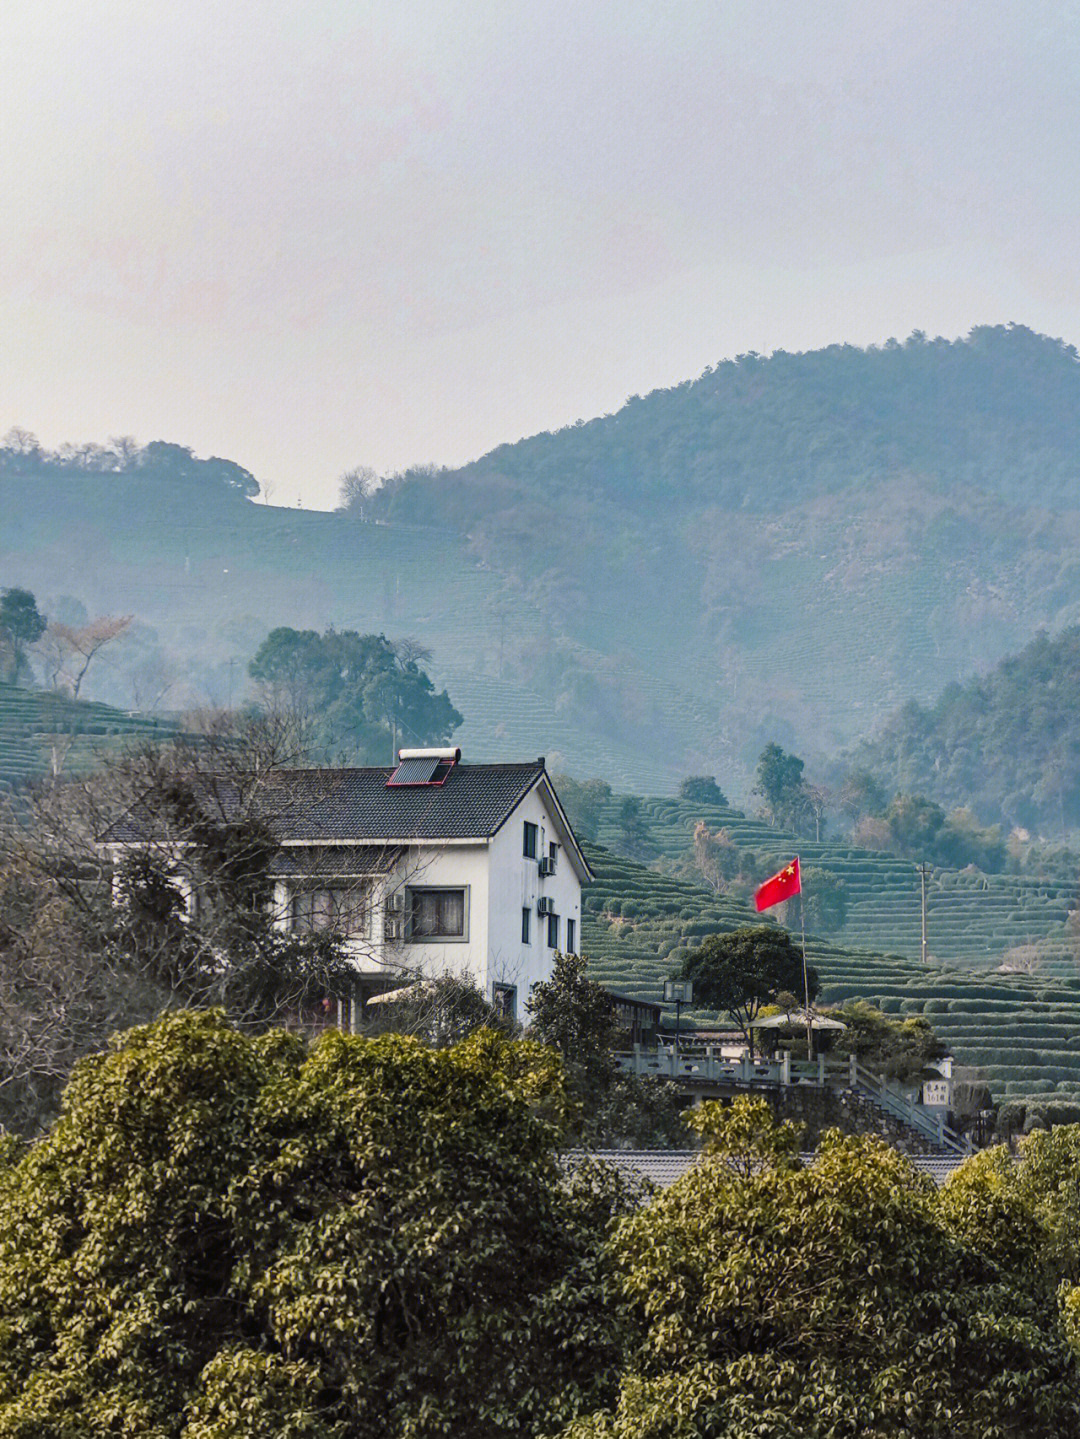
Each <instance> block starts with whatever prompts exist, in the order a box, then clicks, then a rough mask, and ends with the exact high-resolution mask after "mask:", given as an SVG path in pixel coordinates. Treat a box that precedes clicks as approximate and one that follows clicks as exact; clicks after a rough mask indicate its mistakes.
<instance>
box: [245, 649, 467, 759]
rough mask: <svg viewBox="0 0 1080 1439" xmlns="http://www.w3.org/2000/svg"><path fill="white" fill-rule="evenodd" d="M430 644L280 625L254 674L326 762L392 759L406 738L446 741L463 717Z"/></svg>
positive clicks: (267, 699) (311, 749)
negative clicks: (432, 671) (435, 677)
mask: <svg viewBox="0 0 1080 1439" xmlns="http://www.w3.org/2000/svg"><path fill="white" fill-rule="evenodd" d="M429 658H430V655H429V654H428V652H427V651H426V650H423V649H421V648H420V647H417V646H409V645H407V644H406V643H405V642H399V643H397V644H394V643H392V642H391V641H390V640H388V639H387V638H386V636H385V635H360V634H357V633H356V631H355V630H327V631H326V633H325V634H323V635H318V634H316V633H315V631H314V630H294V629H289V628H288V627H286V626H282V627H280V628H278V629H276V630H272V631H271V632H270V634H269V635H267V637H266V639H265V640H264V641H263V642H262V644H261V645H260V646H259V649H258V651H257V653H256V654H255V657H254V659H252V661H251V664H250V665H249V667H248V668H249V672H250V674H251V677H252V678H253V679H254V680H257V681H258V682H259V684H260V686H261V688H262V691H263V697H264V700H265V702H266V703H268V704H269V705H270V706H271V708H272V710H273V712H274V713H275V714H279V715H282V714H283V715H286V716H288V717H289V718H290V719H292V720H293V721H294V723H295V725H296V728H297V731H298V732H299V733H300V734H301V736H302V742H303V744H304V748H305V750H306V751H307V752H308V753H309V754H310V755H312V756H313V757H315V758H318V759H321V760H323V761H324V762H333V761H335V760H338V761H340V760H341V759H342V758H344V759H347V760H350V761H351V762H353V763H357V762H359V763H366V764H385V763H387V762H388V761H392V760H393V758H394V755H395V753H396V749H397V746H398V744H399V743H405V744H409V745H417V744H419V745H426V744H439V743H445V742H446V741H447V740H448V739H449V738H450V736H451V735H452V734H453V732H454V730H455V729H457V727H458V725H460V724H461V715H460V714H459V713H458V712H457V710H456V709H455V708H454V706H453V705H452V704H451V703H450V696H449V695H448V694H447V693H446V691H445V690H443V691H442V693H441V694H440V693H437V692H436V689H435V686H434V685H433V684H432V682H431V680H430V679H429V677H428V675H427V673H426V672H425V671H424V670H423V669H421V667H420V660H421V659H429Z"/></svg>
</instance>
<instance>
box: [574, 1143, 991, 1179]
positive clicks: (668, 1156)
mask: <svg viewBox="0 0 1080 1439" xmlns="http://www.w3.org/2000/svg"><path fill="white" fill-rule="evenodd" d="M591 1152H592V1155H593V1157H594V1158H596V1159H601V1160H603V1161H604V1162H605V1163H606V1164H610V1165H612V1167H613V1168H615V1169H617V1170H618V1171H619V1172H620V1173H621V1174H622V1175H623V1176H624V1178H626V1179H632V1180H647V1181H648V1182H649V1183H651V1184H655V1185H656V1186H657V1188H658V1189H667V1187H668V1186H669V1185H671V1184H674V1183H675V1181H676V1180H677V1179H681V1178H682V1177H683V1175H684V1174H685V1173H686V1172H687V1170H688V1169H690V1167H691V1166H692V1165H693V1164H694V1162H695V1161H696V1160H697V1159H699V1158H700V1157H701V1151H700V1150H699V1149H598V1150H593V1151H591ZM585 1153H586V1151H585V1150H583V1149H571V1150H569V1151H568V1152H567V1154H566V1162H567V1164H568V1165H569V1167H570V1168H573V1167H574V1166H575V1165H576V1164H578V1163H580V1162H581V1160H582V1159H583V1158H584V1156H585ZM800 1158H801V1159H802V1161H803V1163H804V1164H811V1163H813V1160H814V1155H813V1154H803V1155H800ZM907 1158H908V1160H909V1162H910V1163H911V1164H912V1165H913V1166H914V1167H915V1168H916V1169H918V1170H920V1171H921V1172H922V1173H923V1174H928V1175H929V1176H930V1178H931V1179H932V1180H933V1181H934V1183H935V1184H937V1185H938V1186H939V1187H940V1186H941V1185H942V1184H944V1183H945V1181H946V1179H948V1177H949V1175H950V1174H951V1173H952V1172H953V1170H954V1169H955V1168H956V1167H957V1165H959V1164H962V1163H963V1159H962V1158H961V1157H960V1156H959V1155H936V1154H935V1155H921V1154H910V1155H908V1156H907Z"/></svg>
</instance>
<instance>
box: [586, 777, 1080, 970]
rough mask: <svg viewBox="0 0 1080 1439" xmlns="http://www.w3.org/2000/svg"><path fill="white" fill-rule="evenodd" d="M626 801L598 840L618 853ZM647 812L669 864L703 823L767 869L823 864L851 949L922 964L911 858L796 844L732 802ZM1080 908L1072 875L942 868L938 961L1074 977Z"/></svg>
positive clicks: (932, 905)
mask: <svg viewBox="0 0 1080 1439" xmlns="http://www.w3.org/2000/svg"><path fill="white" fill-rule="evenodd" d="M624 798H625V796H623V795H617V796H613V797H612V799H611V800H610V801H609V802H608V804H607V805H606V806H605V808H604V812H603V815H602V817H601V824H600V831H599V839H600V841H601V843H603V844H605V845H607V846H609V847H611V848H617V847H618V845H619V824H618V811H619V806H620V804H621V803H622V801H623V799H624ZM641 815H642V818H643V819H644V820H645V822H646V824H647V825H648V828H649V832H650V835H651V837H652V841H653V844H654V846H655V854H656V857H657V858H658V859H662V860H663V859H666V860H670V861H676V862H681V863H685V862H686V861H688V860H692V858H693V833H694V826H695V825H696V824H697V823H698V821H699V820H704V821H705V822H706V823H707V824H708V826H709V828H710V829H711V830H713V831H716V830H718V829H726V830H727V831H728V832H729V833H730V835H731V837H732V839H733V840H734V842H735V843H736V844H737V845H738V846H739V848H740V849H752V850H753V851H754V852H755V854H756V855H757V856H758V858H759V861H760V862H761V864H762V865H763V866H764V867H765V868H766V869H768V868H779V866H780V865H781V864H782V863H784V862H785V861H786V860H787V859H789V858H790V857H791V854H792V853H793V852H794V851H795V850H798V852H799V854H800V855H801V857H802V861H803V868H804V870H805V869H808V868H810V867H811V866H814V865H816V866H818V867H820V868H822V869H825V870H828V871H829V872H830V873H831V874H833V875H835V876H836V877H837V878H838V879H839V880H841V881H842V883H843V886H844V895H845V899H846V901H847V920H846V923H845V925H844V928H843V929H842V930H841V931H840V936H841V937H842V939H843V941H844V943H845V944H847V945H855V946H859V947H862V948H866V949H871V950H876V951H890V952H893V953H896V954H903V955H907V956H908V957H909V958H912V959H918V958H919V957H920V945H921V921H920V892H919V877H918V873H917V871H916V868H915V865H914V863H913V862H912V861H911V860H908V859H900V858H898V857H897V856H896V855H892V854H886V853H883V852H881V851H873V850H865V849H858V848H855V847H854V846H852V845H849V844H846V843H843V842H833V841H829V840H826V841H824V842H821V843H817V842H815V841H813V840H806V839H802V838H799V839H797V840H796V839H794V838H793V837H792V836H791V835H789V834H785V833H783V832H781V831H779V830H776V829H774V828H773V827H772V826H770V825H767V824H765V823H763V822H762V821H761V820H757V819H752V818H748V817H747V816H746V815H745V814H743V812H742V811H741V810H737V809H733V808H729V807H727V806H723V805H710V804H701V803H698V802H691V801H687V800H681V799H671V798H665V797H648V798H644V799H642V800H641ZM1076 901H1077V886H1076V882H1075V877H1074V876H1071V875H1068V874H1061V875H1051V876H1048V877H1045V878H1035V877H1031V876H1026V875H1008V874H994V875H983V874H981V873H978V872H975V871H966V870H965V871H956V870H947V869H935V870H934V871H933V873H932V874H931V876H930V879H929V884H928V891H927V929H928V937H929V945H928V947H929V951H930V954H931V955H932V956H933V957H934V959H936V960H937V961H938V962H940V963H942V964H947V965H959V966H962V967H965V968H972V969H979V970H983V971H986V970H997V969H999V968H1001V967H1002V966H1005V967H1006V968H1015V967H1021V966H1027V965H1029V964H1030V963H1031V962H1032V960H1033V959H1034V960H1035V962H1036V964H1037V969H1038V972H1039V973H1041V974H1043V975H1044V976H1046V977H1047V978H1050V977H1059V978H1066V979H1068V978H1071V977H1072V976H1073V975H1075V974H1076V972H1077V970H1076V965H1077V953H1076V949H1075V946H1071V945H1070V944H1069V943H1068V942H1067V939H1066V935H1065V933H1064V928H1063V927H1064V924H1065V920H1066V917H1067V915H1068V913H1069V911H1070V909H1071V908H1073V907H1074V905H1075V904H1076ZM1033 946H1037V954H1035V955H1033V954H1032V953H1031V950H1032V947H1033Z"/></svg>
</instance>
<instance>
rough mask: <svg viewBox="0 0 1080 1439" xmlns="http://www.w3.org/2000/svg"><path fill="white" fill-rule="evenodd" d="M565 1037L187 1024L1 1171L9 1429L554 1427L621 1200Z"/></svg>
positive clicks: (351, 1437)
mask: <svg viewBox="0 0 1080 1439" xmlns="http://www.w3.org/2000/svg"><path fill="white" fill-rule="evenodd" d="M563 1108H564V1097H563V1090H562V1078H561V1071H560V1066H559V1063H558V1061H557V1059H556V1058H555V1056H554V1054H553V1052H552V1051H550V1050H547V1049H545V1048H542V1047H540V1046H537V1045H532V1044H528V1043H523V1042H510V1041H506V1040H504V1039H501V1038H499V1037H498V1036H496V1035H495V1034H493V1033H491V1032H484V1033H481V1034H478V1035H476V1036H473V1037H472V1038H471V1039H469V1040H466V1041H465V1042H464V1043H462V1044H460V1045H458V1046H455V1047H452V1048H448V1049H441V1050H435V1049H430V1048H428V1047H426V1046H425V1045H423V1044H422V1043H420V1042H419V1041H418V1040H415V1039H407V1038H402V1037H394V1036H387V1037H385V1038H382V1039H376V1040H363V1039H346V1038H343V1037H342V1036H340V1035H338V1034H337V1033H332V1034H330V1035H328V1036H327V1037H326V1038H324V1039H323V1040H322V1042H321V1043H320V1044H319V1045H318V1046H317V1047H316V1048H315V1049H314V1050H313V1051H312V1052H311V1053H310V1054H309V1055H307V1056H305V1054H304V1051H303V1049H302V1046H301V1045H300V1043H299V1042H298V1041H297V1040H295V1039H290V1038H288V1037H287V1036H285V1035H284V1034H281V1033H275V1034H270V1035H267V1036H265V1037H263V1038H261V1039H251V1038H245V1037H244V1036H242V1035H241V1034H239V1033H238V1032H237V1031H235V1030H233V1029H231V1028H229V1027H228V1026H227V1025H225V1024H224V1023H222V1022H221V1020H220V1019H219V1018H217V1017H215V1016H214V1015H212V1014H191V1013H181V1014H176V1015H172V1016H170V1017H168V1018H166V1019H163V1020H161V1021H159V1022H158V1023H157V1024H155V1025H152V1026H150V1027H148V1028H144V1029H139V1030H135V1031H132V1032H131V1033H130V1034H129V1035H127V1036H126V1037H125V1038H124V1039H123V1041H122V1042H119V1043H118V1044H117V1045H116V1046H115V1047H114V1049H113V1052H112V1053H111V1054H108V1055H104V1056H102V1057H100V1058H95V1059H91V1060H86V1061H84V1062H83V1064H82V1065H81V1066H80V1068H79V1070H78V1071H77V1073H76V1075H75V1076H74V1078H73V1080H72V1082H71V1084H70V1086H69V1088H68V1091H67V1094H66V1096H65V1101H64V1110H63V1114H62V1115H61V1117H60V1119H59V1120H58V1121H57V1122H56V1124H55V1125H54V1126H53V1128H52V1130H51V1131H50V1132H49V1134H48V1135H47V1136H46V1137H45V1138H44V1139H42V1140H41V1141H40V1142H39V1143H38V1144H37V1145H36V1146H34V1148H33V1149H31V1150H30V1151H29V1152H28V1153H26V1154H25V1155H24V1156H23V1157H22V1158H21V1159H17V1158H16V1157H15V1155H14V1153H13V1152H11V1151H9V1152H8V1153H7V1154H6V1156H5V1159H6V1167H5V1171H4V1173H3V1176H2V1180H0V1205H2V1211H3V1216H4V1225H3V1233H2V1236H0V1435H3V1436H12V1439H14V1436H16V1435H18V1436H20V1439H29V1436H30V1435H34V1436H36V1439H44V1436H57V1439H59V1436H61V1435H64V1436H69V1435H70V1436H74V1435H76V1434H78V1435H80V1436H91V1435H105V1434H130V1435H136V1434H137V1435H138V1436H140V1439H172V1436H176V1439H180V1436H183V1439H210V1436H215V1439H217V1436H226V1435H228V1436H233V1439H240V1436H247V1439H265V1436H267V1435H271V1434H273V1435H305V1434H310V1435H313V1436H316V1435H317V1436H319V1439H364V1436H371V1439H389V1436H401V1439H405V1436H416V1439H419V1436H435V1435H447V1436H449V1435H458V1434H466V1433H467V1434H469V1435H476V1436H477V1439H484V1436H489V1435H491V1436H494V1435H506V1434H521V1433H536V1432H538V1431H540V1430H543V1429H545V1428H547V1429H551V1428H553V1427H557V1424H558V1423H559V1422H560V1421H561V1420H564V1419H566V1418H570V1417H572V1416H573V1415H574V1414H575V1413H576V1412H579V1411H580V1409H581V1408H582V1406H583V1405H584V1404H585V1403H587V1402H588V1400H589V1399H590V1397H591V1396H592V1395H593V1394H595V1393H596V1391H597V1389H598V1387H599V1388H600V1389H601V1390H602V1388H603V1385H604V1381H605V1377H606V1372H607V1367H608V1365H609V1363H610V1357H611V1356H610V1353H609V1348H610V1344H609V1337H608V1336H609V1333H610V1328H611V1326H610V1324H609V1323H607V1322H606V1318H605V1314H604V1310H603V1307H602V1305H601V1304H599V1303H598V1302H597V1299H598V1296H594V1295H593V1293H592V1290H593V1287H594V1285H595V1284H596V1279H595V1275H596V1272H597V1255H598V1251H599V1247H600V1244H601V1241H602V1239H603V1236H604V1233H605V1231H606V1228H607V1226H608V1223H609V1221H610V1218H611V1215H612V1212H613V1210H617V1209H618V1207H619V1199H618V1193H617V1190H616V1189H613V1187H612V1185H611V1184H610V1182H608V1183H607V1185H606V1190H605V1189H601V1190H597V1189H596V1187H595V1186H593V1185H591V1184H590V1183H589V1182H588V1181H587V1180H585V1181H583V1182H581V1183H579V1184H578V1185H577V1186H576V1187H574V1186H570V1187H566V1186H564V1185H563V1184H562V1183H561V1182H560V1177H559V1171H558V1168H557V1166H556V1152H555V1151H556V1144H557V1141H558V1137H559V1134H560V1132H561V1122H562V1120H561V1116H562V1113H563Z"/></svg>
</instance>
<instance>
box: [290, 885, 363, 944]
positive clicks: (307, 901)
mask: <svg viewBox="0 0 1080 1439" xmlns="http://www.w3.org/2000/svg"><path fill="white" fill-rule="evenodd" d="M289 927H290V929H291V930H292V931H293V933H294V934H318V933H320V932H322V931H329V932H331V933H334V934H343V935H345V936H346V937H347V938H357V937H363V936H364V935H366V934H367V932H368V895H367V890H366V888H365V886H364V885H361V884H338V885H323V886H321V887H318V886H315V885H305V886H304V887H303V888H302V889H294V890H293V892H292V894H291V896H290V898H289Z"/></svg>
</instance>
